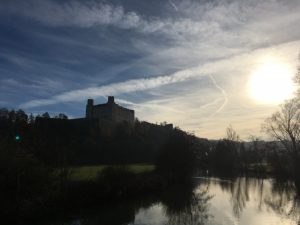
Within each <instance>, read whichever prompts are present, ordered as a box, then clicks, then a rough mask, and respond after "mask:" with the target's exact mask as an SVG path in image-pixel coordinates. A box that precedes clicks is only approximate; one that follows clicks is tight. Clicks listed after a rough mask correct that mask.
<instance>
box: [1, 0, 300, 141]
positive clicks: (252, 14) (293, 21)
mask: <svg viewBox="0 0 300 225" xmlns="http://www.w3.org/2000/svg"><path fill="white" fill-rule="evenodd" d="M299 12H300V2H299V0H289V1H286V0H265V1H260V0H212V1H202V0H197V1H196V0H180V1H179V0H151V1H148V0H123V1H122V0H110V1H89V0H87V1H79V0H78V1H67V0H65V1H58V0H57V1H55V0H27V1H23V0H19V1H18V0H1V2H0V107H7V108H23V109H24V110H25V111H26V112H32V113H35V114H37V113H41V112H45V111H48V112H49V113H50V114H52V115H55V114H58V113H59V112H64V113H66V114H68V115H69V116H70V117H74V118H76V117H83V116H84V113H85V105H86V99H87V98H94V99H95V102H96V103H103V102H104V101H106V97H107V96H108V95H114V96H116V101H117V102H118V103H119V104H121V105H123V106H126V107H129V108H132V109H134V110H135V111H136V116H137V117H138V118H139V119H140V120H146V121H149V122H153V123H155V122H163V121H167V122H170V123H173V124H175V125H176V126H179V127H181V128H182V129H184V130H187V131H190V132H194V133H195V134H196V135H198V136H201V137H208V138H221V137H223V136H224V134H225V129H226V127H227V126H228V125H229V124H231V125H232V126H233V127H234V128H235V129H236V130H237V132H238V133H240V134H241V136H242V138H244V139H246V138H247V137H248V136H249V135H257V136H263V134H261V133H260V127H261V123H262V122H263V121H264V119H265V118H266V117H268V116H269V115H270V114H271V113H272V112H274V111H275V110H276V108H277V106H278V104H279V103H280V102H276V104H275V102H263V103H262V102H260V101H258V99H254V98H253V96H251V94H249V93H250V92H251V91H249V80H251V76H252V75H253V73H255V71H259V70H260V67H263V65H265V64H266V63H267V64H269V65H282V68H285V70H286V71H287V73H289V74H295V73H296V68H297V65H298V62H297V57H298V54H299V49H300V29H299V24H300V13H299ZM287 76H288V75H287ZM252 89H253V88H252ZM280 91H281V90H278V92H280Z"/></svg>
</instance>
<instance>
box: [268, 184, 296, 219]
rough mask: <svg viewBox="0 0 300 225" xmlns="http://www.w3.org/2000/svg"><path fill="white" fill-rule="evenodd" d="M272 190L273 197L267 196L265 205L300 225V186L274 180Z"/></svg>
mask: <svg viewBox="0 0 300 225" xmlns="http://www.w3.org/2000/svg"><path fill="white" fill-rule="evenodd" d="M271 190H272V193H271V196H265V199H264V202H265V204H266V205H267V206H268V207H269V208H271V209H272V210H274V211H275V212H276V213H278V214H280V215H283V216H286V217H290V218H292V219H293V220H294V221H297V223H298V224H300V195H299V193H300V186H299V185H298V184H297V182H296V183H295V182H292V181H285V182H282V181H278V180H274V181H273V185H272V189H271Z"/></svg>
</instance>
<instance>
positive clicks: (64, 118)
mask: <svg viewBox="0 0 300 225" xmlns="http://www.w3.org/2000/svg"><path fill="white" fill-rule="evenodd" d="M55 118H56V119H61V120H67V119H68V116H67V115H66V114H64V113H59V114H58V115H57V116H55Z"/></svg>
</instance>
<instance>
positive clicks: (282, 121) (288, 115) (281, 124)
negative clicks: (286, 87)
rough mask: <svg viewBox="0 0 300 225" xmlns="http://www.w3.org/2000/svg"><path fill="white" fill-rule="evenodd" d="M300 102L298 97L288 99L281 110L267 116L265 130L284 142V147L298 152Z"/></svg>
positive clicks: (294, 152) (299, 140) (289, 150)
mask: <svg viewBox="0 0 300 225" xmlns="http://www.w3.org/2000/svg"><path fill="white" fill-rule="evenodd" d="M299 106H300V104H299V101H298V100H297V99H291V100H288V101H286V102H285V103H284V104H282V105H281V106H280V109H279V111H277V112H275V113H274V114H273V115H272V116H271V117H269V118H267V119H266V121H265V123H264V124H263V127H262V128H263V131H264V132H266V133H267V134H269V135H270V136H271V137H273V138H274V139H275V140H278V141H280V142H281V143H282V145H283V146H284V148H285V149H286V150H287V151H288V152H290V153H292V154H296V155H297V154H298V152H299V150H300V149H299V147H300V146H299V144H300V108H299Z"/></svg>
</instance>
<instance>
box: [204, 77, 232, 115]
mask: <svg viewBox="0 0 300 225" xmlns="http://www.w3.org/2000/svg"><path fill="white" fill-rule="evenodd" d="M208 76H209V78H210V79H211V81H212V83H213V84H214V86H215V87H216V88H217V89H218V90H220V91H221V93H222V95H223V98H224V102H223V104H222V105H221V106H220V107H219V108H218V109H217V110H216V111H215V112H214V113H212V114H211V115H210V116H209V118H211V117H213V116H215V115H216V114H217V113H219V112H220V111H221V110H222V109H223V108H224V107H225V106H226V105H227V103H228V97H227V93H226V91H225V90H224V89H223V88H221V87H220V86H219V85H218V84H217V82H216V80H215V78H214V77H213V76H212V75H210V74H209V75H208Z"/></svg>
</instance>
